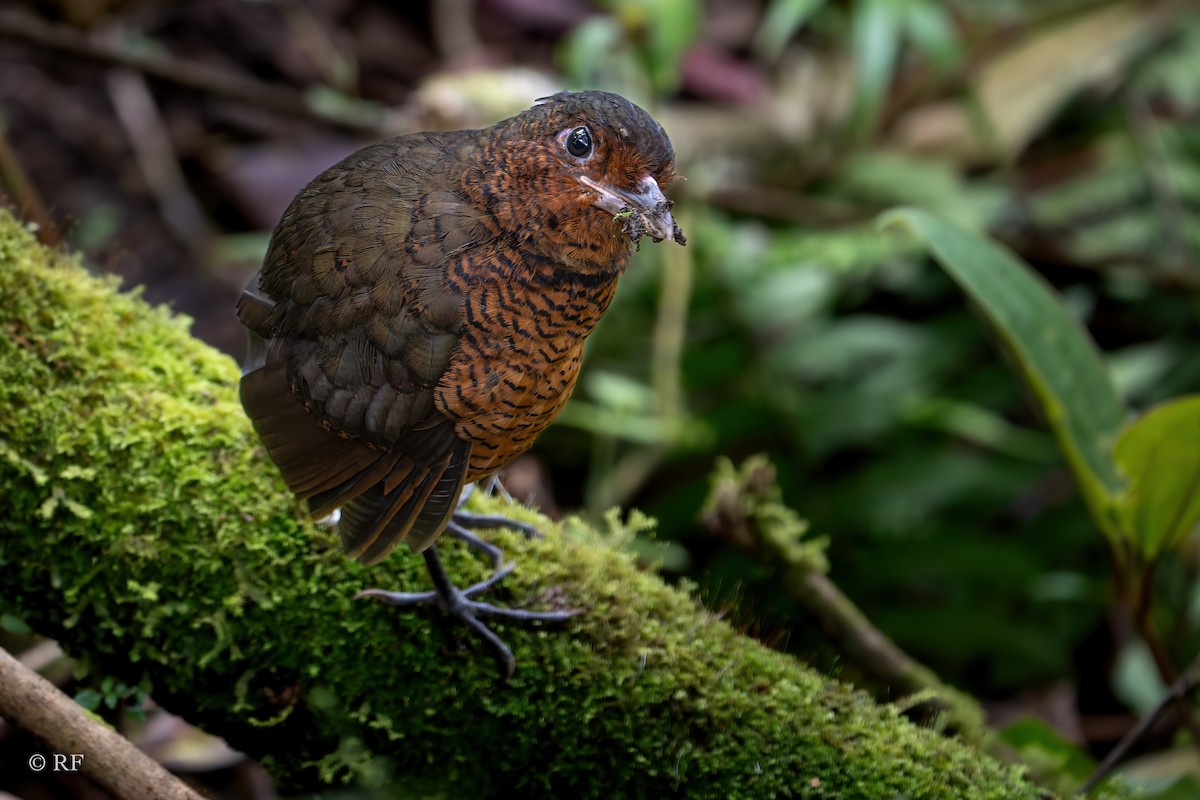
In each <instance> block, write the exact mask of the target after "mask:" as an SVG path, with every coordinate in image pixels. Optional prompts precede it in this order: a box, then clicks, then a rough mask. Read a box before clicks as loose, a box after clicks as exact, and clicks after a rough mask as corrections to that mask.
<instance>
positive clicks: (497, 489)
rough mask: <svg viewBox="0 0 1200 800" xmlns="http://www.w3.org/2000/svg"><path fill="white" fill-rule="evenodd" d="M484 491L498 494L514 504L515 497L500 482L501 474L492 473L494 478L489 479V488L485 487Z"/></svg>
mask: <svg viewBox="0 0 1200 800" xmlns="http://www.w3.org/2000/svg"><path fill="white" fill-rule="evenodd" d="M484 490H485V491H487V493H488V494H498V495H500V496H501V497H503V498H504V499H505V500H507V501H509V502H510V503H511V502H512V499H513V496H512V495H511V494H510V493H509V491H508V489H505V488H504V484H503V483H501V482H500V473H499V472H493V473H492V476H491V477H490V478H488V479H487V486H485V487H484Z"/></svg>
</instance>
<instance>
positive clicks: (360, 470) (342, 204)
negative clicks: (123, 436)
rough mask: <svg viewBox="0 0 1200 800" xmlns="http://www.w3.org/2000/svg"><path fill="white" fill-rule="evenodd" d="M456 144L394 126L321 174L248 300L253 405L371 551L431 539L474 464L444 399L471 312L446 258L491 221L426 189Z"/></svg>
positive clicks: (322, 505)
mask: <svg viewBox="0 0 1200 800" xmlns="http://www.w3.org/2000/svg"><path fill="white" fill-rule="evenodd" d="M457 146H465V144H464V142H463V140H462V139H461V137H459V138H454V135H448V136H441V137H440V138H439V135H436V134H430V135H426V136H417V137H407V138H403V139H399V140H392V141H390V142H384V143H381V144H379V145H375V146H373V147H370V148H366V149H364V150H362V151H359V152H358V153H356V154H354V155H352V156H351V157H349V158H347V159H346V160H345V161H343V162H342V163H341V164H340V165H338V166H337V167H335V168H332V169H330V170H328V171H326V172H325V173H323V174H322V175H321V176H319V177H318V178H317V179H316V180H314V181H313V182H312V183H311V184H310V185H309V186H308V187H307V188H306V189H305V190H304V191H302V192H301V193H300V194H299V195H298V196H297V198H296V199H295V200H294V201H293V202H292V205H291V206H290V207H289V209H288V211H287V212H286V213H285V215H284V217H283V219H282V220H281V221H280V224H279V226H278V227H277V228H276V230H275V232H274V234H273V236H272V242H271V247H270V250H269V252H268V254H267V258H266V259H265V261H264V266H263V269H262V272H261V273H260V274H259V275H257V276H256V277H255V279H254V280H252V281H251V282H250V285H249V286H247V287H246V290H245V292H244V293H243V295H242V298H241V300H240V301H239V303H238V316H239V317H240V318H241V320H242V322H243V323H244V324H245V325H246V327H247V328H249V329H250V331H251V346H250V350H249V355H248V358H247V362H246V364H245V372H244V374H243V378H242V402H243V405H244V406H245V408H246V412H247V414H248V415H249V416H250V419H251V420H252V421H253V422H254V426H255V428H256V430H257V431H258V433H259V436H260V438H261V439H262V441H263V444H264V446H265V447H266V449H267V452H268V453H269V454H270V456H271V459H272V460H273V461H274V462H275V463H276V464H277V465H278V466H279V469H280V471H281V472H282V473H283V476H284V479H285V480H286V481H287V483H288V485H289V487H291V488H292V490H293V491H294V492H296V494H297V495H298V496H300V497H302V498H305V499H307V500H308V503H309V508H310V510H311V511H312V512H313V513H314V514H315V515H318V516H321V515H325V514H327V513H329V512H330V511H332V510H333V509H335V508H341V509H342V517H341V522H340V524H339V530H340V532H341V534H342V539H343V544H344V546H345V548H346V551H347V553H348V554H349V555H351V556H353V557H357V558H360V559H361V560H363V561H364V562H366V563H374V562H375V561H378V560H379V559H381V558H383V557H384V556H385V555H387V553H388V552H390V551H391V549H392V548H394V547H395V546H396V545H397V544H398V543H399V542H401V541H404V540H406V539H407V540H408V541H409V542H410V544H412V546H413V547H414V548H415V549H418V550H420V549H424V548H425V547H428V546H429V544H430V543H432V542H433V540H434V539H436V538H437V536H438V534H440V533H441V531H442V529H443V528H444V527H445V524H446V520H447V519H448V517H449V516H450V514H451V513H452V512H453V510H454V507H455V505H456V502H457V498H458V495H459V493H460V491H461V489H462V486H463V484H464V481H465V479H466V474H467V463H468V462H469V460H470V452H471V447H470V443H468V442H466V441H464V440H462V439H460V438H459V437H458V436H456V434H455V429H454V424H453V421H452V420H450V419H449V418H447V417H446V416H445V415H444V414H442V413H441V412H440V411H439V410H438V409H437V408H435V404H434V400H433V387H435V386H436V385H437V383H438V381H439V380H440V378H441V377H442V374H443V373H444V372H445V371H446V368H447V366H448V365H449V363H450V359H451V354H452V352H453V351H454V349H455V348H456V346H457V343H458V336H459V330H460V327H461V319H460V317H461V311H460V303H459V300H458V294H457V292H456V291H455V290H454V288H453V287H450V286H448V285H447V283H446V263H447V260H448V258H449V256H450V253H451V252H453V251H457V250H461V249H464V248H467V247H469V246H471V245H472V244H473V243H475V242H477V241H479V240H481V239H482V238H484V237H485V236H486V235H487V231H486V230H485V229H484V228H482V227H481V225H482V223H481V222H480V220H479V214H478V212H477V211H476V210H475V209H474V208H473V207H472V206H470V204H469V203H467V202H466V201H465V200H463V199H462V198H461V197H458V196H457V195H455V194H454V193H452V192H447V191H442V192H439V191H433V190H431V189H430V188H429V187H430V186H431V185H437V184H438V181H436V180H433V173H434V171H436V170H437V169H439V168H441V165H444V164H445V163H447V162H446V159H445V157H444V156H445V153H446V152H447V148H453V147H457ZM401 165H403V166H401ZM381 176H388V178H387V180H386V181H385V183H386V186H387V187H388V188H389V189H390V190H391V191H389V192H381V191H380V190H379V188H378V181H379V178H380V177H381ZM368 180H374V181H376V183H375V188H373V189H372V190H371V191H370V192H368V191H366V190H365V184H366V182H367V181H368ZM443 183H444V182H443ZM431 206H432V209H431ZM431 211H432V212H433V216H434V217H436V218H437V220H438V224H437V225H433V226H431V225H429V224H428V222H427V220H428V218H429V217H430V214H431ZM276 298H278V302H277V300H276Z"/></svg>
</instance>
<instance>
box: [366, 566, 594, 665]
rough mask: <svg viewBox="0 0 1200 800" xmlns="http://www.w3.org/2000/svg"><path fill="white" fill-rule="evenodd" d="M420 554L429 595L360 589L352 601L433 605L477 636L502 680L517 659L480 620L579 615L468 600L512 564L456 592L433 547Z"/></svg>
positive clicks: (551, 618)
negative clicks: (426, 571) (500, 671)
mask: <svg viewBox="0 0 1200 800" xmlns="http://www.w3.org/2000/svg"><path fill="white" fill-rule="evenodd" d="M423 555H424V556H425V564H426V566H427V567H428V568H429V575H430V577H431V578H432V579H433V586H434V589H433V591H429V592H389V591H386V590H383V589H364V590H363V591H361V592H359V593H358V594H356V595H355V596H354V599H355V600H358V599H360V598H363V597H369V598H371V599H373V600H378V601H379V602H381V603H386V604H387V605H391V606H400V607H411V606H416V605H425V604H427V603H435V604H436V605H437V607H438V609H439V610H441V612H442V613H443V614H445V615H446V616H448V617H450V618H452V619H455V620H458V621H459V622H461V623H462V624H464V625H466V626H467V627H468V628H470V629H471V630H472V631H473V632H474V633H475V634H476V635H477V636H479V637H480V638H481V639H483V640H484V641H485V642H487V644H488V645H489V646H490V647H491V649H492V652H493V653H494V654H495V656H496V658H497V659H498V660H499V661H500V663H501V665H502V667H503V670H504V677H506V678H509V677H512V674H513V671H514V670H516V668H517V660H516V658H515V657H514V656H513V653H512V650H510V649H509V647H508V645H506V644H505V643H504V640H502V639H501V638H500V637H499V636H497V635H496V633H495V632H494V631H492V630H491V629H490V628H489V627H487V626H486V625H484V624H483V622H482V621H480V619H479V618H480V617H491V618H494V619H501V620H512V621H514V622H562V621H564V620H568V619H570V618H571V617H573V616H575V615H576V614H578V613H579V611H578V609H568V610H565V611H525V610H524V609H520V608H501V607H500V606H495V605H492V604H491V603H482V602H479V601H478V600H473V599H471V598H473V597H475V596H476V595H479V594H483V593H484V592H486V591H488V590H490V589H491V588H492V587H494V586H495V585H496V584H497V583H499V582H500V581H502V580H504V578H506V577H508V575H509V574H510V573H511V572H512V571H513V565H512V564H511V563H510V564H506V565H504V566H503V567H501V568H500V569H499V570H497V572H496V573H495V574H494V575H492V576H491V577H490V578H488V579H487V580H483V581H480V582H479V583H475V584H472V585H470V586H468V587H467V588H465V589H459V588H458V587H457V586H455V585H454V584H453V583H451V582H450V578H449V576H448V575H447V574H446V569H445V567H443V566H442V561H441V558H440V557H439V556H438V554H437V548H436V547H430V548H429V549H428V550H426V551H425V552H424V553H423Z"/></svg>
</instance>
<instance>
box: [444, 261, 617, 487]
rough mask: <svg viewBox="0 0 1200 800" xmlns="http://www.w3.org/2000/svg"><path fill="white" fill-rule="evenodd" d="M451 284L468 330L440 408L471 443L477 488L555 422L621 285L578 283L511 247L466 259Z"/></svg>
mask: <svg viewBox="0 0 1200 800" xmlns="http://www.w3.org/2000/svg"><path fill="white" fill-rule="evenodd" d="M449 279H450V284H451V286H452V287H453V288H454V290H455V291H456V292H458V293H459V295H460V297H462V298H463V300H462V316H463V328H462V331H461V333H460V336H459V340H458V347H457V349H456V351H455V353H454V356H453V358H452V360H451V363H450V368H449V369H448V370H447V371H446V373H445V374H444V375H443V376H442V379H441V381H440V382H439V384H438V387H437V390H436V393H435V401H436V403H437V406H438V407H439V409H440V410H441V411H442V412H443V413H444V414H446V415H447V416H449V417H450V418H452V419H453V420H454V421H455V426H456V432H457V434H458V435H459V437H461V438H463V439H466V440H468V441H470V442H471V443H472V445H473V447H472V451H471V463H470V471H469V474H468V476H467V479H468V480H476V479H478V478H480V477H483V476H485V475H489V474H491V473H492V472H495V471H496V470H498V469H500V468H501V467H503V466H504V465H505V464H507V463H508V462H509V461H511V460H512V459H514V458H516V457H517V456H518V455H520V454H521V453H523V452H525V450H527V449H528V448H529V447H530V445H532V444H533V441H534V439H536V438H537V436H538V434H540V433H541V432H542V431H543V430H545V428H546V427H547V426H548V425H549V424H550V423H551V422H553V421H554V418H555V417H556V416H558V413H559V411H561V410H562V407H563V405H564V404H565V403H566V401H567V398H569V397H570V396H571V391H572V390H573V389H574V388H575V379H576V378H577V377H578V374H579V367H580V364H581V362H582V358H583V343H584V339H585V338H586V337H587V335H588V334H589V333H591V332H592V329H593V328H595V326H596V323H597V322H599V321H600V318H601V316H603V314H604V311H605V309H607V308H608V304H609V302H610V301H611V300H612V298H613V294H614V292H615V291H616V285H617V276H616V275H615V274H613V275H611V276H604V277H603V278H600V277H597V276H578V275H576V274H574V273H572V272H570V271H569V270H566V269H564V268H562V267H561V265H559V264H556V263H555V262H553V261H550V260H548V259H545V258H543V257H540V256H537V255H536V254H533V253H528V252H522V251H521V250H520V249H519V248H517V247H511V246H510V247H501V248H496V249H491V250H488V251H487V252H480V253H476V254H472V255H470V256H467V257H465V258H461V259H459V260H458V261H457V262H456V264H455V265H454V266H453V267H452V268H451V270H450V275H449Z"/></svg>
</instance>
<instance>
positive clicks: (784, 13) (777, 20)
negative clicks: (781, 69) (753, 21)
mask: <svg viewBox="0 0 1200 800" xmlns="http://www.w3.org/2000/svg"><path fill="white" fill-rule="evenodd" d="M825 4H826V0H774V2H773V3H771V5H770V6H768V7H767V11H766V13H765V14H763V19H762V23H761V24H760V25H759V27H758V32H757V33H755V34H754V45H753V47H754V50H755V51H756V52H757V53H758V54H759V55H761V56H762V57H763V58H765V59H766V60H768V61H774V60H775V59H777V58H779V56H780V54H781V53H783V48H784V47H785V46H786V45H787V43H788V40H789V39H791V38H792V36H793V35H795V33H796V31H798V30H800V29H801V28H803V27H804V25H805V23H807V22H808V20H809V19H811V18H812V16H813V15H814V14H816V13H817V12H818V11H820V10H821V8H822V7H823V6H824V5H825Z"/></svg>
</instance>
